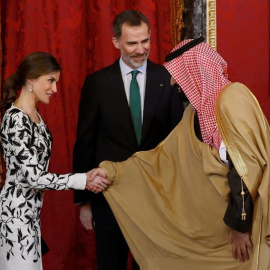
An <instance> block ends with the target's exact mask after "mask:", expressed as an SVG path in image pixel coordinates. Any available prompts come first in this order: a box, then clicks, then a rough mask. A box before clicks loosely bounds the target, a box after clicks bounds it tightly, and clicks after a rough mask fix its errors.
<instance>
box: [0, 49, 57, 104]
mask: <svg viewBox="0 0 270 270" xmlns="http://www.w3.org/2000/svg"><path fill="white" fill-rule="evenodd" d="M60 70H61V67H60V65H59V63H58V62H57V60H56V59H55V58H54V57H53V56H52V55H50V54H49V53H46V52H34V53H31V54H29V55H28V56H26V57H25V58H24V59H23V60H22V62H21V63H20V65H19V66H18V68H17V70H16V72H15V73H13V74H12V75H10V76H9V77H8V79H7V80H6V82H5V84H4V87H3V99H2V104H1V105H2V107H5V106H7V105H8V104H10V103H12V102H13V101H14V100H15V99H16V97H17V92H18V91H19V90H20V89H21V88H22V87H23V86H24V85H25V84H26V81H27V79H37V78H38V77H40V76H42V75H46V74H50V73H53V72H57V71H60Z"/></svg>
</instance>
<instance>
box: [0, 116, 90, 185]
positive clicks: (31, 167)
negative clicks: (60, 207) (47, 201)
mask: <svg viewBox="0 0 270 270" xmlns="http://www.w3.org/2000/svg"><path fill="white" fill-rule="evenodd" d="M1 131H2V132H1V133H2V134H1V140H2V146H3V148H4V156H5V161H6V163H7V166H8V173H9V175H16V178H17V179H20V183H21V184H22V185H23V186H24V187H27V188H33V189H43V190H45V189H52V190H65V189H85V185H86V175H85V174H84V173H82V174H60V175H59V174H54V173H49V172H47V168H46V167H47V163H48V162H44V164H41V163H40V162H39V152H40V150H41V149H43V147H44V145H42V144H41V146H40V149H37V147H36V146H35V144H33V142H32V141H33V140H32V138H33V131H32V125H31V122H30V119H29V118H28V117H27V116H26V115H22V114H21V112H19V113H15V114H13V115H10V117H8V119H6V121H5V123H4V125H3V128H2V130H1ZM48 160H49V157H48Z"/></svg>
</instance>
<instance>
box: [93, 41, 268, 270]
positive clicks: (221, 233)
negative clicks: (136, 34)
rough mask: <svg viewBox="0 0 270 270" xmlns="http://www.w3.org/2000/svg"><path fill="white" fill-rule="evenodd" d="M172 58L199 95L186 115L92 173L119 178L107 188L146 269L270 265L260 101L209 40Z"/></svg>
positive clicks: (188, 44)
mask: <svg viewBox="0 0 270 270" xmlns="http://www.w3.org/2000/svg"><path fill="white" fill-rule="evenodd" d="M164 66H165V67H166V68H167V70H168V71H169V72H170V74H171V75H172V82H173V83H177V84H178V86H179V87H180V88H181V91H183V93H184V94H185V96H186V97H187V99H188V100H189V102H190V105H189V106H188V107H187V108H186V110H185V113H184V116H183V119H182V121H181V122H180V123H179V124H178V126H176V128H175V129H174V130H173V131H172V132H171V134H170V135H169V136H168V137H167V138H166V139H165V140H164V141H163V142H161V143H160V144H159V145H158V146H157V147H156V148H155V149H153V150H151V151H145V152H137V153H135V154H134V155H133V156H132V157H131V158H129V159H128V160H126V161H124V162H111V161H104V162H102V163H101V164H100V168H98V169H96V170H95V171H94V172H93V175H92V177H108V178H109V179H110V180H111V181H112V182H113V185H112V186H111V187H110V188H108V189H107V190H106V191H104V195H105V197H106V199H107V200H108V202H109V204H110V206H111V208H112V209H113V211H114V214H115V216H116V218H117V220H118V222H119V225H120V227H121V229H122V231H123V233H124V236H125V238H126V240H127V242H128V244H129V247H130V249H131V251H132V254H133V255H134V257H135V259H136V261H137V262H138V263H139V265H140V269H141V270H179V269H185V270H194V269H200V270H217V269H218V270H233V269H240V270H248V269H250V270H256V269H258V270H268V269H269V267H270V256H269V255H270V247H269V244H270V241H269V236H270V211H269V191H270V189H269V182H270V172H269V160H270V132H269V125H268V122H267V120H266V118H265V116H264V114H263V112H262V110H261V108H260V106H259V103H258V101H257V100H256V98H255V97H254V95H253V94H252V93H251V92H250V90H249V89H248V88H247V87H246V86H244V85H243V84H241V83H238V82H230V81H229V80H228V75H227V64H226V62H225V61H224V59H223V58H222V57H221V56H220V55H219V54H218V53H217V52H215V51H214V50H213V49H212V48H211V47H210V46H208V45H207V44H206V43H204V42H202V40H201V39H197V40H185V41H183V42H181V43H180V44H179V45H177V46H176V47H175V48H174V49H173V51H172V52H171V53H170V54H169V55H168V56H167V57H166V63H165V64H164ZM127 178H128V179H129V181H126V179H127Z"/></svg>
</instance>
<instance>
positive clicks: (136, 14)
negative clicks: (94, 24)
mask: <svg viewBox="0 0 270 270" xmlns="http://www.w3.org/2000/svg"><path fill="white" fill-rule="evenodd" d="M124 23H126V24H128V25H130V26H139V25H141V24H142V23H145V24H146V25H147V27H148V30H149V29H150V28H149V21H148V19H147V17H146V16H145V15H144V14H142V13H141V12H140V11H137V10H132V9H131V10H125V11H123V12H121V13H119V14H118V15H117V16H116V17H115V19H114V22H113V36H114V37H115V38H116V39H118V38H120V37H121V35H122V25H123V24H124Z"/></svg>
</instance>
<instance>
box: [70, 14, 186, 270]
mask: <svg viewBox="0 0 270 270" xmlns="http://www.w3.org/2000/svg"><path fill="white" fill-rule="evenodd" d="M113 31H114V37H113V40H112V41H113V44H114V46H115V47H116V48H117V49H119V50H120V52H121V57H120V59H119V60H117V61H116V62H115V63H113V64H112V65H110V66H108V67H105V68H103V69H101V70H99V71H97V72H95V73H93V74H91V75H90V76H88V77H87V78H86V80H85V82H84V86H83V89H82V96H81V101H80V108H79V120H78V128H77V140H76V143H75V147H74V155H73V160H74V162H73V167H74V171H75V172H85V171H88V170H89V169H92V168H95V167H97V166H98V165H99V163H100V162H101V161H103V160H111V161H123V160H125V159H127V158H128V157H130V156H131V155H132V154H133V153H135V152H137V151H141V150H149V149H152V148H155V147H156V146H157V144H158V143H159V142H161V141H162V140H163V139H165V137H166V136H167V135H168V134H169V133H170V131H171V130H172V129H173V128H174V127H175V126H176V125H177V124H178V123H179V121H180V119H181V117H182V113H183V105H182V103H181V100H180V96H179V93H178V92H177V90H176V89H174V88H173V89H172V88H171V86H170V75H169V73H168V72H167V71H166V70H165V68H164V67H163V66H161V65H157V64H155V63H153V62H151V61H150V60H147V58H148V55H149V51H150V29H149V22H148V20H147V18H146V17H145V16H144V15H143V14H142V13H141V12H139V11H135V10H127V11H124V12H122V13H120V14H119V15H118V16H117V17H116V18H115V20H114V25H113ZM134 70H137V71H136V72H135V73H136V75H135V78H133V77H132V75H131V72H132V71H134ZM134 83H135V85H136V86H135V88H136V89H137V90H136V91H138V92H139V96H137V97H138V99H137V102H135V103H136V104H135V105H134V100H133V98H134V97H133V96H132V95H133V94H131V95H130V92H129V91H131V88H132V87H131V85H133V88H134ZM134 106H136V109H135V112H137V116H138V115H139V117H137V119H136V116H135V117H134V114H133V111H134V109H131V107H132V108H134ZM132 110H133V111H132ZM138 122H139V123H138ZM127 181H128V179H127ZM74 201H75V203H76V204H80V205H81V211H80V219H81V222H82V224H83V226H84V227H85V228H86V229H92V228H93V226H92V224H94V228H95V235H96V247H97V262H98V270H105V269H106V270H126V268H127V258H128V252H129V249H128V246H127V244H126V241H125V239H124V237H123V235H122V233H121V231H120V228H119V227H118V224H117V222H116V220H115V218H114V215H113V213H112V211H111V209H110V207H109V205H108V203H107V201H106V200H105V198H104V197H103V195H102V194H94V193H91V192H89V191H82V192H79V191H75V192H74ZM92 215H93V222H92ZM133 269H138V266H137V265H136V264H134V267H133Z"/></svg>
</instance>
